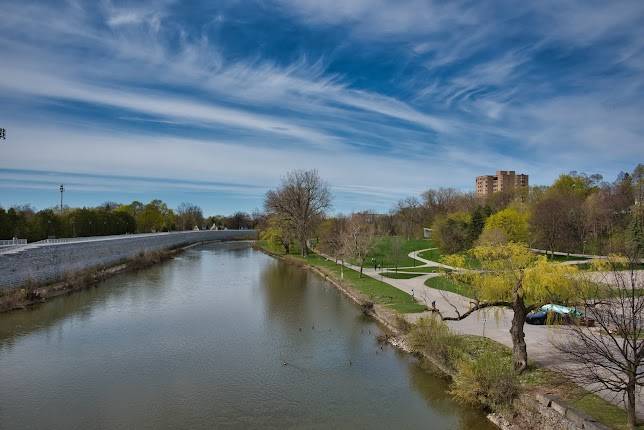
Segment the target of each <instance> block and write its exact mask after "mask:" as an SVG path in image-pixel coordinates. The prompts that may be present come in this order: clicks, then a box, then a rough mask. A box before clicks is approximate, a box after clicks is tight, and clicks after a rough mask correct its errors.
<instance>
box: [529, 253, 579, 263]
mask: <svg viewBox="0 0 644 430" xmlns="http://www.w3.org/2000/svg"><path fill="white" fill-rule="evenodd" d="M535 254H537V255H545V256H546V257H547V258H548V260H550V261H579V260H587V258H582V257H570V256H568V255H557V254H555V255H551V254H543V253H541V252H536V253H535Z"/></svg>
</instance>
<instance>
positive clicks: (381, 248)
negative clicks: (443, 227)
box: [354, 236, 434, 267]
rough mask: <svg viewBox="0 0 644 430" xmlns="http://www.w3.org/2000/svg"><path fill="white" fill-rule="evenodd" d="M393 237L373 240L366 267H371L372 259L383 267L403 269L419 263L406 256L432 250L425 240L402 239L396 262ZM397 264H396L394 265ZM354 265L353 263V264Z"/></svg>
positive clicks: (428, 242) (430, 244)
mask: <svg viewBox="0 0 644 430" xmlns="http://www.w3.org/2000/svg"><path fill="white" fill-rule="evenodd" d="M392 245H393V236H380V237H378V238H377V239H376V240H375V243H374V245H373V249H372V251H371V252H370V253H369V256H368V257H367V266H371V267H372V266H373V264H372V263H371V259H372V258H374V259H375V260H376V261H377V262H378V263H379V264H381V265H382V266H383V267H396V266H398V267H405V266H414V265H418V264H420V262H418V261H416V260H414V259H412V258H409V257H408V256H407V254H409V253H410V252H412V251H417V250H419V249H425V248H432V247H433V246H434V245H433V243H432V242H431V241H430V240H426V239H409V240H407V239H404V238H400V252H399V256H398V261H397V262H396V255H395V254H396V252H395V251H394V249H393V246H392ZM396 263H398V264H396ZM354 264H355V263H354Z"/></svg>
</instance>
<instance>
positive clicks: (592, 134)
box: [0, 0, 644, 207]
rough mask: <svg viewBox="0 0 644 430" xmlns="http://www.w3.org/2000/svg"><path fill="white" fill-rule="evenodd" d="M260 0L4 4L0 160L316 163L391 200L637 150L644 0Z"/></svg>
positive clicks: (145, 171)
mask: <svg viewBox="0 0 644 430" xmlns="http://www.w3.org/2000/svg"><path fill="white" fill-rule="evenodd" d="M254 5H255V6H256V8H252V7H247V4H244V5H242V4H241V3H238V2H236V1H232V0H230V1H228V0H224V1H222V2H218V3H217V4H216V5H212V4H200V3H195V4H192V5H191V6H192V7H191V8H186V7H185V4H182V3H181V2H175V1H168V2H150V3H145V4H140V3H129V2H120V1H106V2H102V3H92V2H82V1H77V2H59V3H42V2H24V3H20V4H18V3H10V4H6V5H3V14H4V15H3V20H2V23H0V48H1V49H2V51H3V53H4V58H5V64H6V65H3V68H2V69H0V88H2V95H1V96H0V97H1V98H2V101H3V104H2V105H0V118H2V121H3V125H4V126H6V125H7V124H9V126H10V130H9V135H10V136H13V137H12V139H11V140H10V141H9V142H8V145H7V146H5V147H3V148H2V151H3V153H2V155H3V156H2V158H0V168H5V169H30V168H32V167H33V166H37V167H38V169H42V170H47V169H52V170H54V169H57V170H59V171H66V172H70V173H74V172H77V173H90V172H92V171H96V172H101V174H104V175H106V176H110V175H121V176H123V175H125V176H127V175H128V172H134V171H136V172H142V173H141V175H144V176H146V177H159V176H162V177H169V178H175V179H176V180H177V181H180V180H182V179H186V178H190V180H193V181H196V180H199V178H201V179H202V180H209V181H215V182H217V181H222V180H223V179H224V177H230V178H232V180H233V181H235V182H237V183H239V184H256V185H257V186H261V184H264V186H266V184H270V183H275V182H276V181H277V179H278V178H279V176H280V174H281V173H283V172H284V171H285V170H286V169H289V168H292V167H318V168H320V170H322V171H323V172H324V173H325V174H326V175H328V176H329V177H330V178H331V179H332V182H333V184H334V186H335V187H336V189H337V190H342V192H343V193H344V192H347V193H348V192H349V191H350V192H351V193H352V194H350V195H352V196H354V197H355V196H357V195H358V194H360V193H362V194H361V195H362V196H363V197H362V199H361V201H363V202H367V201H368V198H374V193H377V191H374V190H381V194H382V196H383V197H382V198H381V199H378V201H379V202H380V203H379V204H382V202H385V201H390V202H391V201H393V200H395V199H396V198H398V197H399V196H402V195H404V194H411V193H415V192H418V191H420V190H422V189H423V188H426V187H428V186H439V185H446V186H457V187H462V188H465V189H467V188H470V187H471V182H472V178H473V177H474V176H476V175H477V174H479V173H481V172H483V171H488V170H495V169H496V168H514V169H517V170H519V169H523V170H526V171H528V173H531V174H532V175H533V178H534V179H536V180H541V181H549V180H550V179H552V177H553V176H555V175H556V174H558V173H559V172H560V171H561V170H566V169H576V170H592V171H601V173H605V174H607V175H608V176H610V175H611V174H615V173H616V172H617V171H618V170H620V169H628V168H630V167H631V166H630V165H629V163H632V160H633V159H636V158H637V156H638V155H640V152H641V151H640V149H639V146H638V145H639V142H640V141H641V136H642V132H643V130H642V127H641V126H640V124H639V122H640V121H639V120H638V118H639V117H641V113H642V111H643V110H644V102H643V101H642V100H641V99H640V98H638V97H636V96H635V95H636V94H639V93H641V91H642V90H644V78H643V76H642V71H643V70H644V66H642V65H643V64H644V60H643V59H642V58H644V55H643V54H644V43H642V40H644V31H643V30H642V28H644V25H638V24H640V23H643V22H642V21H643V17H644V15H643V13H644V7H643V6H642V5H641V3H640V2H637V1H627V0H624V1H620V2H616V3H615V4H613V5H611V6H610V7H608V6H606V5H603V4H599V3H597V4H593V5H592V7H591V6H588V5H587V4H586V3H585V2H580V1H573V0H567V1H564V2H561V3H560V2H557V3H556V5H554V4H543V3H539V4H525V5H523V4H522V5H519V6H517V5H516V4H511V3H508V2H505V1H502V0H499V1H496V2H493V4H482V3H472V2H467V1H463V2H461V1H457V2H449V3H445V2H433V1H424V0H423V1H421V0H405V1H396V2H393V1H386V0H377V1H376V2H375V3H374V2H373V1H366V0H349V1H343V2H337V1H330V0H323V1H315V2H314V1H308V0H304V1H299V0H298V1H290V0H269V1H261V2H257V3H255V4H254ZM555 6H556V7H555ZM34 120H37V121H39V122H42V124H43V128H46V129H47V130H48V132H49V133H50V135H55V136H61V137H63V136H64V139H62V138H56V139H52V138H51V137H50V138H49V139H48V138H46V137H44V136H43V135H42V134H39V133H36V132H35V131H34V130H28V129H29V127H30V126H29V124H30V122H31V121H34ZM9 126H7V127H9ZM113 136H118V139H114V138H113ZM13 139H15V140H13ZM70 142H72V143H73V144H72V143H70ZM81 142H85V145H87V142H91V147H92V151H91V153H86V152H83V150H82V146H83V145H82V144H81ZM614 142H619V143H620V146H619V148H617V149H616V150H613V145H614ZM18 144H19V145H20V148H16V147H15V145H18ZM54 146H57V147H59V148H64V152H63V153H64V154H67V156H66V157H62V156H60V157H59V156H57V155H56V154H57V152H56V149H54ZM608 148H611V150H610V151H608V150H607V149H608ZM59 152H60V150H59ZM69 154H71V155H69ZM123 154H128V156H127V159H124V158H123ZM599 154H601V160H602V163H601V164H600V165H598V163H597V159H598V156H599ZM45 155H46V156H45ZM239 160H243V161H244V163H242V165H241V167H240V164H239V163H238V161H239ZM61 166H62V167H61ZM187 166H189V167H187ZM383 172H385V173H384V174H383ZM99 180H100V179H99ZM14 183H15V182H14ZM103 192H104V191H101V193H103ZM260 194H261V193H260ZM347 195H349V194H347ZM356 199H357V197H356ZM356 201H357V200H356ZM343 202H344V203H343V204H348V203H347V202H349V199H345V200H343ZM0 203H2V195H0ZM380 207H382V205H381V206H380Z"/></svg>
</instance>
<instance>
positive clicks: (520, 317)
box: [510, 293, 528, 373]
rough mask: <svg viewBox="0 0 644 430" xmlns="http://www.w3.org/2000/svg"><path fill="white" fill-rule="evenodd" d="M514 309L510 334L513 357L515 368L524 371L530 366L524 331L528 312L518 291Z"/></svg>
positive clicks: (513, 305) (515, 296)
mask: <svg viewBox="0 0 644 430" xmlns="http://www.w3.org/2000/svg"><path fill="white" fill-rule="evenodd" d="M512 309H513V310H514V316H513V317H512V327H510V334H511V335H512V358H513V360H514V370H516V371H517V372H518V373H522V372H523V371H524V370H525V369H526V368H527V367H528V351H527V350H526V345H525V333H524V332H523V326H524V325H525V318H526V315H527V312H526V307H525V303H524V302H523V297H522V296H521V295H519V294H518V293H515V295H514V303H513V304H512Z"/></svg>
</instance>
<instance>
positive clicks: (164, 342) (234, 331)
mask: <svg viewBox="0 0 644 430" xmlns="http://www.w3.org/2000/svg"><path fill="white" fill-rule="evenodd" d="M380 332H381V331H380V329H379V327H378V325H377V324H376V323H375V322H374V321H372V320H370V319H369V318H366V317H364V316H363V315H362V314H361V312H360V310H359V308H358V307H357V306H356V305H354V304H353V303H352V302H350V301H349V300H348V299H347V298H345V297H344V296H342V295H341V294H340V293H339V292H338V291H337V290H336V289H334V288H333V287H332V286H330V285H328V284H326V283H325V282H324V281H323V280H322V279H320V278H319V277H317V276H316V275H315V274H313V273H310V272H307V271H305V270H302V269H300V268H296V267H292V266H289V265H287V264H285V263H283V262H281V261H278V260H275V259H273V258H271V257H269V256H267V255H264V254H263V253H260V252H258V251H255V250H253V249H252V248H251V247H250V246H249V244H248V243H228V244H207V245H201V246H198V247H194V248H191V249H189V250H187V251H186V252H184V253H182V254H180V255H179V256H177V257H176V258H174V259H172V260H170V261H168V262H165V263H162V264H160V265H157V266H154V267H151V268H148V269H145V270H141V271H138V272H132V273H123V274H120V275H117V276H115V277H112V278H110V279H108V280H106V281H103V282H102V283H101V284H100V285H98V286H97V287H94V288H90V289H87V290H84V291H81V292H77V293H74V294H71V295H68V296H64V297H59V298H56V299H53V300H51V301H50V302H47V303H44V304H42V305H39V306H37V307H35V308H33V309H30V310H26V311H17V312H12V313H8V314H0V428H2V429H34V428H35V429H94V428H97V429H98V428H101V429H146V428H147V429H177V428H189V429H211V428H260V427H261V428H333V429H339V428H400V429H403V428H404V429H411V428H426V429H486V430H487V429H492V428H494V427H493V426H492V425H491V424H489V423H488V422H487V421H486V420H485V417H484V416H483V415H482V414H481V413H480V412H477V411H474V410H470V409H467V408H463V407H462V406H460V405H457V404H456V403H455V402H454V401H453V400H451V399H450V397H449V396H448V395H447V394H446V390H447V389H448V387H447V383H446V382H445V381H444V380H443V379H441V378H439V377H436V376H433V375H432V374H431V373H429V372H427V371H425V370H423V368H422V367H421V365H420V364H419V363H418V362H417V361H416V359H414V358H413V357H410V356H409V355H407V354H404V353H401V352H399V351H397V350H395V349H394V348H392V347H389V346H384V347H383V348H382V349H381V347H380V345H379V344H378V342H377V340H376V335H377V334H379V333H380Z"/></svg>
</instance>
